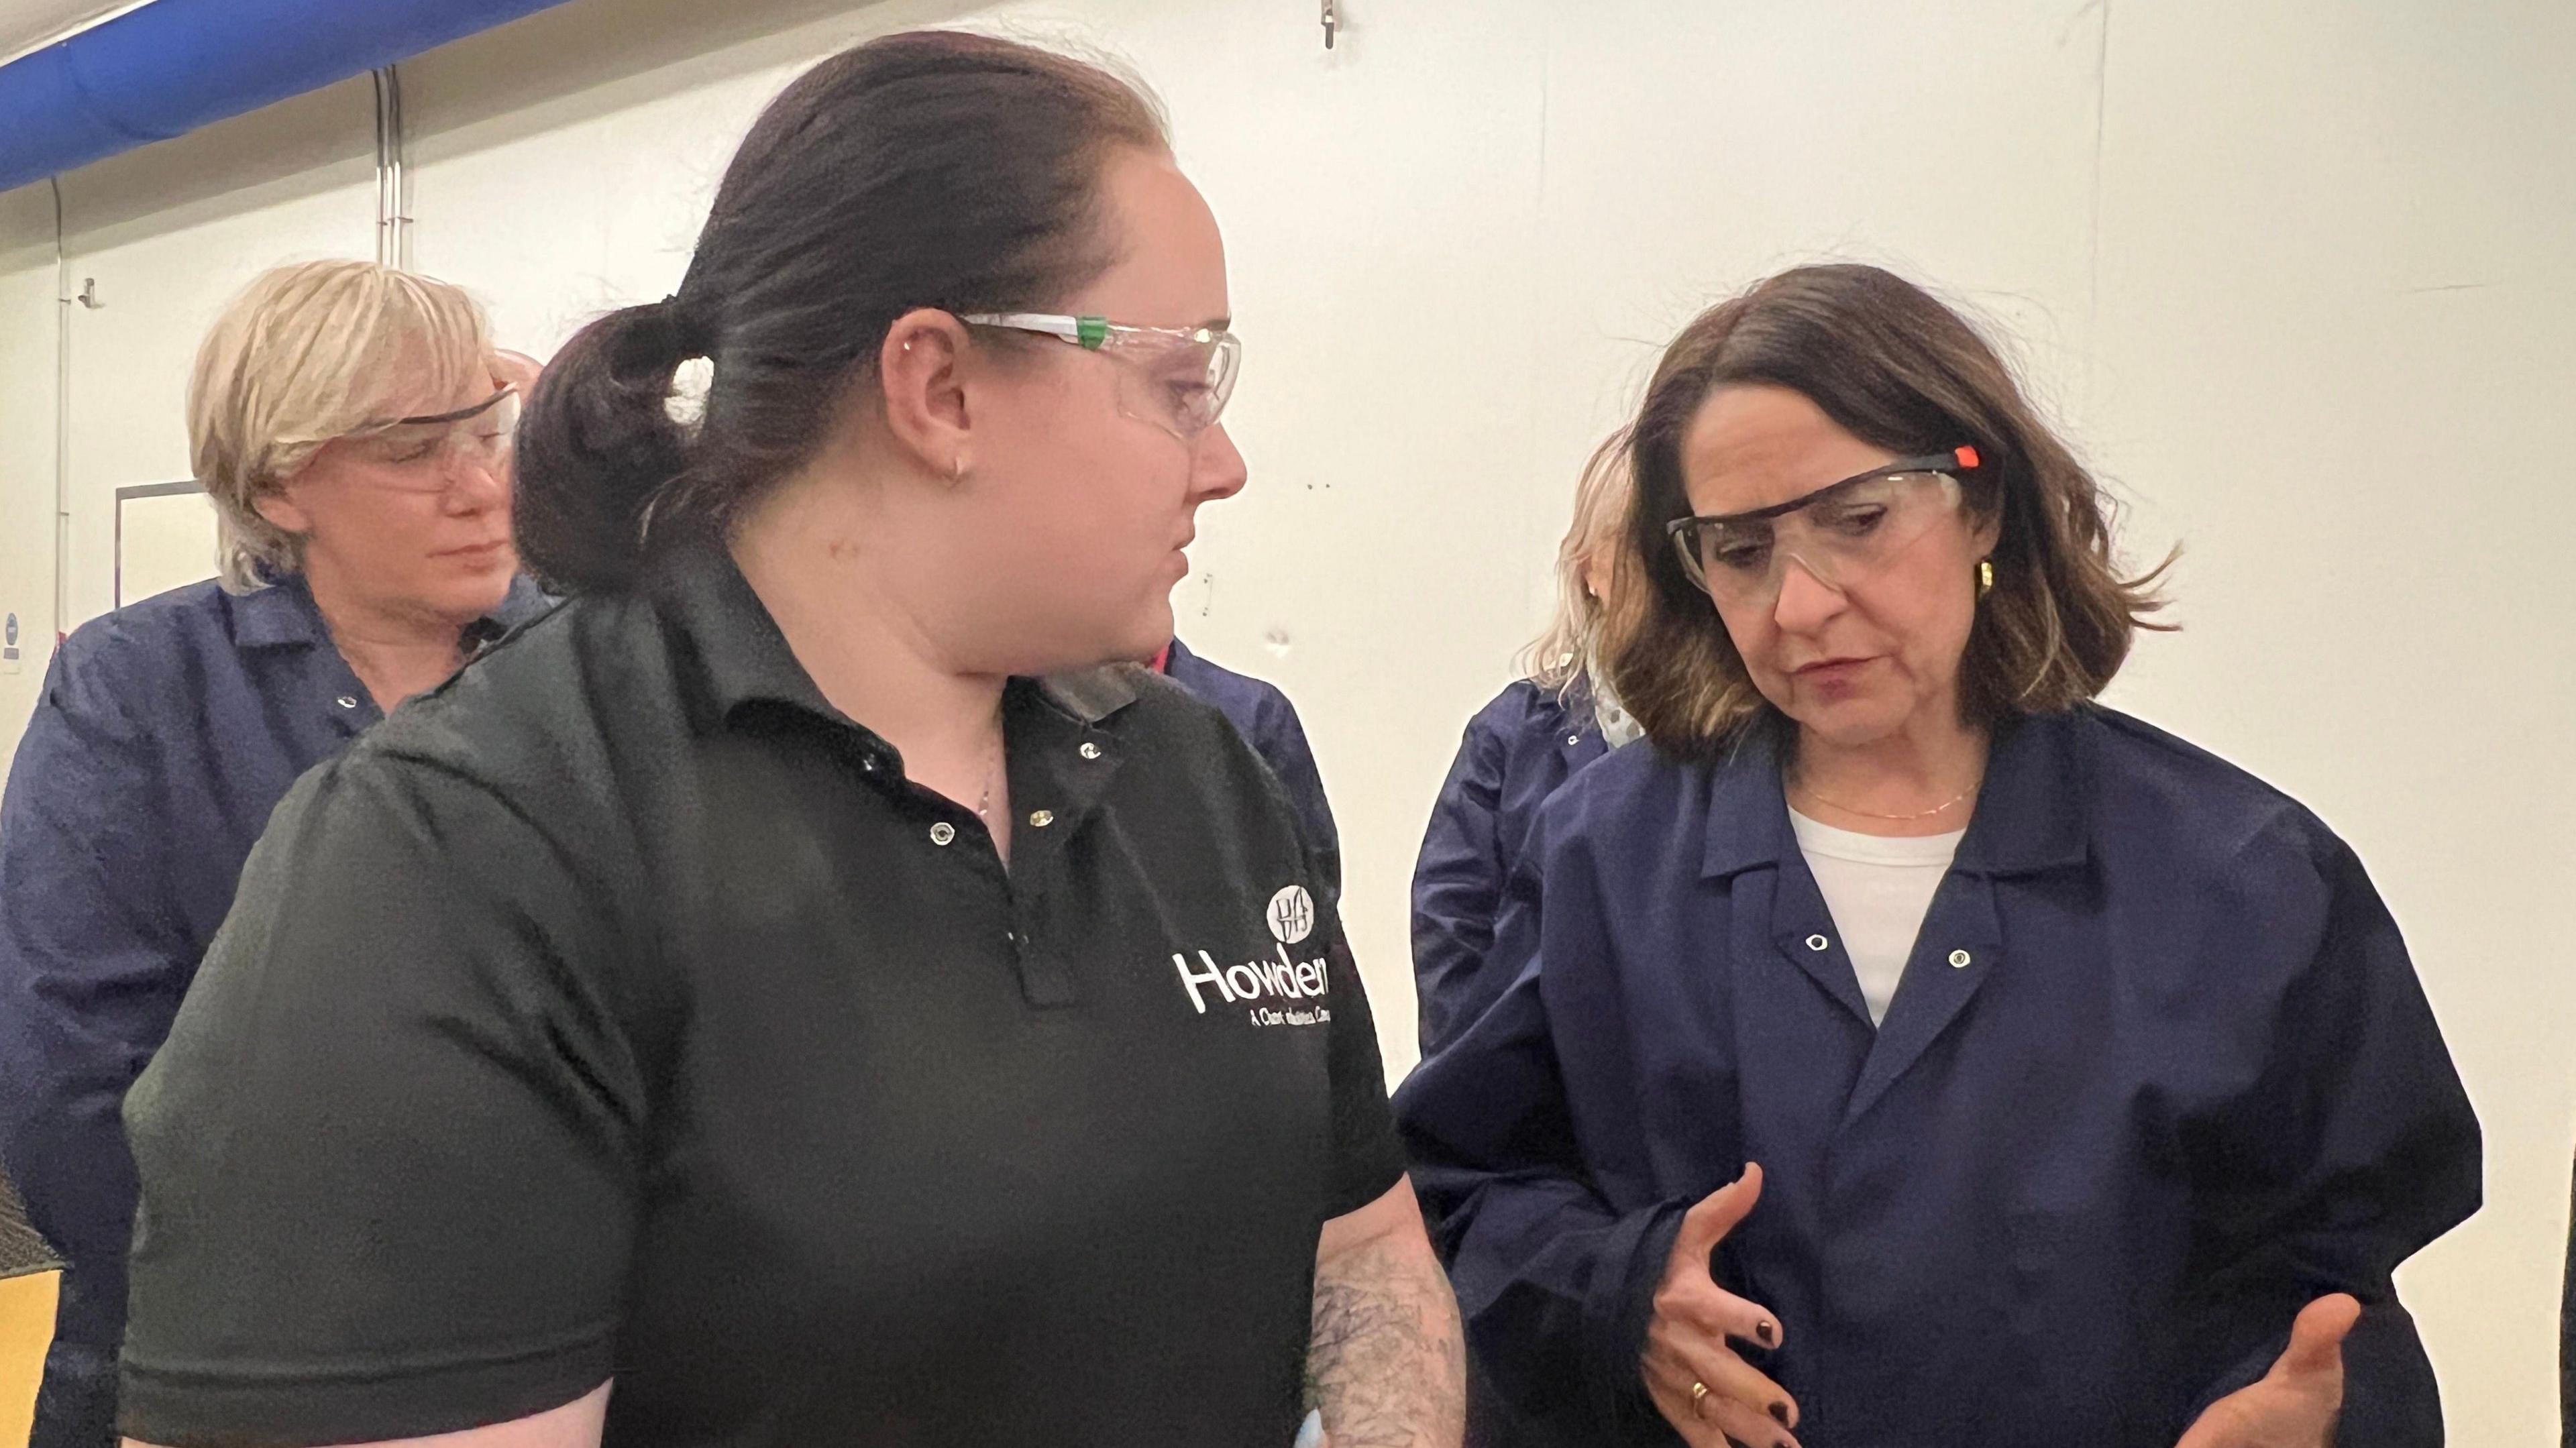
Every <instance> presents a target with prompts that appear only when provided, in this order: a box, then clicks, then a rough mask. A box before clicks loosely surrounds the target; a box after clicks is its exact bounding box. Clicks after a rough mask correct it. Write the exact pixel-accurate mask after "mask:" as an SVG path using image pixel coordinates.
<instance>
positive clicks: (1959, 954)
mask: <svg viewBox="0 0 2576 1448" xmlns="http://www.w3.org/2000/svg"><path fill="white" fill-rule="evenodd" d="M1970 959H1971V957H1970V956H1969V954H1968V952H1966V951H1964V950H1954V951H1951V952H1950V968H1951V969H1952V970H1966V969H1967V968H1968V962H1969V960H1970Z"/></svg>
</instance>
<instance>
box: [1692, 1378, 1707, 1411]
mask: <svg viewBox="0 0 2576 1448" xmlns="http://www.w3.org/2000/svg"><path fill="white" fill-rule="evenodd" d="M1707 1401H1708V1384H1706V1383H1698V1382H1695V1383H1692V1384H1691V1416H1692V1417H1694V1418H1696V1417H1698V1416H1699V1405H1700V1404H1702V1403H1705V1402H1707Z"/></svg>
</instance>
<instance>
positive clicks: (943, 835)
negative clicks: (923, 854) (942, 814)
mask: <svg viewBox="0 0 2576 1448" xmlns="http://www.w3.org/2000/svg"><path fill="white" fill-rule="evenodd" d="M956 838H957V827H956V826H955V825H952V824H950V823H949V822H948V821H946V820H941V821H940V822H939V823H937V824H935V825H932V826H931V827H930V842H931V843H932V844H934V845H945V844H947V843H949V842H950V841H952V840H954V839H956Z"/></svg>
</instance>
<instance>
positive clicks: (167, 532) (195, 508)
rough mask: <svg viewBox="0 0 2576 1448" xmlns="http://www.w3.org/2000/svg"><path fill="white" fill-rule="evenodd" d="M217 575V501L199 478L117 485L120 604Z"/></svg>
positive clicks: (117, 564) (117, 556) (117, 587)
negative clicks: (178, 481)
mask: <svg viewBox="0 0 2576 1448" xmlns="http://www.w3.org/2000/svg"><path fill="white" fill-rule="evenodd" d="M214 576H215V505H214V503H213V502H212V501H211V500H210V499H208V498H207V497H206V490H205V489H204V488H202V487H199V486H198V485H197V484H195V483H143V484H139V485H137V486H134V487H126V488H119V489H117V490H116V606H117V607H118V608H123V607H125V606H126V605H127V604H129V603H136V602H139V601H141V600H143V599H147V598H150V597H151V596H152V595H154V594H156V593H167V592H169V591H170V590H171V589H174V588H180V587H184V586H186V585H188V584H191V583H198V582H202V581H203V580H205V579H209V578H212V577H214Z"/></svg>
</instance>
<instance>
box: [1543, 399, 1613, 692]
mask: <svg viewBox="0 0 2576 1448" xmlns="http://www.w3.org/2000/svg"><path fill="white" fill-rule="evenodd" d="M1634 492H1635V489H1634V488H1632V487H1631V486H1630V485H1629V471H1628V429H1626V428H1624V427H1623V428H1621V429H1619V430H1618V431H1617V432H1614V433H1612V434H1610V436H1609V437H1607V438H1605V439H1603V440H1602V443H1601V445H1600V446H1599V447H1597V448H1594V449H1593V450H1592V458H1591V461H1589V462H1587V463H1585V464H1584V465H1583V476H1582V478H1581V480H1580V481H1578V482H1577V483H1576V484H1575V485H1574V521H1573V523H1572V524H1571V525H1569V526H1568V527H1567V528H1566V530H1565V539H1564V541H1563V542H1561V543H1559V544H1557V545H1556V617H1555V618H1553V619H1551V620H1550V621H1549V622H1548V626H1547V631H1546V632H1544V633H1542V634H1540V635H1539V636H1538V637H1537V638H1536V639H1535V640H1532V641H1531V643H1530V646H1529V647H1528V648H1526V649H1523V650H1522V651H1521V665H1522V668H1523V670H1524V671H1525V672H1526V673H1527V674H1528V675H1529V677H1530V679H1531V681H1532V682H1534V683H1536V684H1538V685H1539V686H1540V687H1541V688H1547V689H1555V690H1557V691H1558V692H1560V693H1562V692H1563V691H1565V690H1567V689H1569V688H1571V687H1573V684H1574V681H1575V680H1576V679H1579V678H1581V677H1582V676H1583V671H1584V667H1585V664H1586V661H1587V660H1588V659H1589V658H1590V656H1591V654H1592V652H1593V644H1594V641H1595V640H1596V638H1597V637H1598V636H1599V634H1600V629H1601V617H1602V609H1603V606H1604V600H1601V599H1597V598H1594V597H1593V596H1592V592H1591V590H1590V589H1588V588H1586V587H1585V586H1584V578H1583V564H1584V560H1585V559H1587V558H1593V557H1597V558H1599V560H1600V561H1601V563H1602V564H1603V565H1604V566H1605V567H1607V568H1608V569H1609V570H1610V576H1611V578H1612V579H1614V580H1615V579H1617V578H1618V577H1619V575H1620V574H1621V573H1622V572H1624V571H1625V569H1626V564H1625V563H1624V562H1623V561H1622V557H1621V555H1622V554H1623V553H1624V552H1625V551H1626V550H1625V549H1624V548H1623V547H1622V546H1621V545H1622V544H1623V542H1624V539H1623V538H1622V537H1621V530H1622V529H1623V528H1624V527H1625V526H1626V524H1627V521H1628V499H1629V498H1630V496H1631V495H1633V493H1634ZM1611 592H1612V593H1613V594H1614V595H1615V594H1617V593H1618V592H1619V590H1618V589H1617V588H1616V587H1614V588H1613V589H1612V590H1611Z"/></svg>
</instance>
